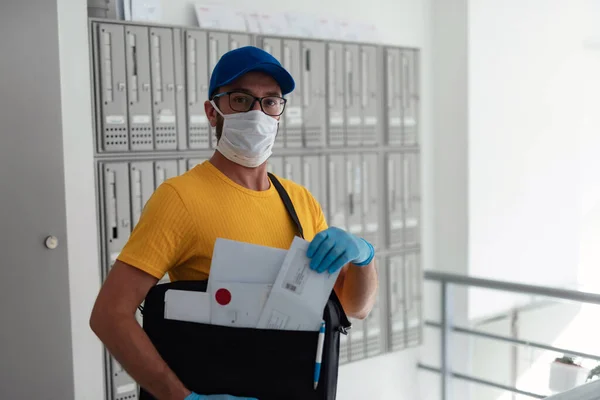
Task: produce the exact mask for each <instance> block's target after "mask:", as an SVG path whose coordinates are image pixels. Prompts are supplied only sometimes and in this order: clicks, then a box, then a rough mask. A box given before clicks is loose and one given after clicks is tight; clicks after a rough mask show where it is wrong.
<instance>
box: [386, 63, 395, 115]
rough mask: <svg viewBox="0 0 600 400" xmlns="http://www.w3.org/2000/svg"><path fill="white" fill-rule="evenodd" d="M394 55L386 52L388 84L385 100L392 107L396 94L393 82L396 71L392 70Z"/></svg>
mask: <svg viewBox="0 0 600 400" xmlns="http://www.w3.org/2000/svg"><path fill="white" fill-rule="evenodd" d="M394 64H395V63H394V55H393V54H391V53H388V54H387V76H388V86H387V97H388V99H387V101H388V108H390V109H393V108H394V105H395V102H396V96H395V91H396V86H395V85H396V83H395V78H396V71H395V70H394V67H395V65H394Z"/></svg>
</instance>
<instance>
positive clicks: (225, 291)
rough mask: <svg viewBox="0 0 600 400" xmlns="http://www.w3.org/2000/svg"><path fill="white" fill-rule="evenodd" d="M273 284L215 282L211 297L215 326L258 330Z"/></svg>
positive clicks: (211, 314)
mask: <svg viewBox="0 0 600 400" xmlns="http://www.w3.org/2000/svg"><path fill="white" fill-rule="evenodd" d="M271 286H272V284H265V283H241V282H215V281H213V285H212V291H211V296H210V316H211V318H210V322H211V324H213V325H222V326H234V327H238V328H256V325H257V324H258V319H259V317H260V314H261V312H262V309H263V306H264V304H265V302H266V301H267V297H268V296H269V292H270V291H271Z"/></svg>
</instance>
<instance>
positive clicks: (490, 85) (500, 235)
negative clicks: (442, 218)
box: [468, 0, 600, 399]
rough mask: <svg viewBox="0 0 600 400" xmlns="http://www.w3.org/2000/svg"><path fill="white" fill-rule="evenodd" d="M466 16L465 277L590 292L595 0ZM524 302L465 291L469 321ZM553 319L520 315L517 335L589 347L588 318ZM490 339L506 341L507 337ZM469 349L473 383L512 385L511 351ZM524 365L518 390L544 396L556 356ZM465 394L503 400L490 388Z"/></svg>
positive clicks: (596, 216) (598, 57)
mask: <svg viewBox="0 0 600 400" xmlns="http://www.w3.org/2000/svg"><path fill="white" fill-rule="evenodd" d="M594 7H595V8H596V10H597V11H596V12H595V13H594V12H593V10H594ZM468 14H469V18H468V24H469V67H468V68H469V83H468V93H469V126H468V132H469V138H468V139H469V164H470V169H469V231H470V241H469V250H470V260H469V273H470V274H471V275H477V276H486V277H490V278H494V279H501V280H511V281H519V282H528V283H535V284H541V285H556V286H571V287H573V286H577V285H581V284H585V286H586V287H587V289H588V290H598V288H599V282H600V279H599V278H600V274H599V272H598V268H597V266H598V262H599V261H600V252H599V251H598V240H599V238H600V212H599V210H600V185H599V184H598V171H599V170H600V169H599V168H600V164H599V161H598V156H597V148H598V144H600V141H599V135H598V131H599V128H600V115H599V113H598V104H600V78H599V77H598V68H599V66H600V51H599V50H600V47H598V46H597V45H596V46H595V49H591V48H590V47H594V46H590V45H589V44H590V43H596V44H597V43H600V41H598V38H600V34H599V33H600V29H599V28H598V26H599V25H598V22H597V21H598V18H600V1H598V0H575V1H569V2H564V1H560V0H524V1H523V0H509V1H503V2H497V1H493V0H470V2H469V10H468ZM590 21H595V22H593V23H590ZM584 43H588V46H587V48H586V46H584ZM527 301H529V299H527V298H526V297H519V296H514V295H504V294H501V293H498V292H493V291H471V292H470V297H469V313H470V316H471V317H472V318H478V317H481V316H484V315H489V314H493V313H495V312H498V311H501V310H507V309H508V308H509V307H511V306H513V305H515V304H518V303H524V302H527ZM559 311H560V310H558V309H556V308H553V309H551V312H548V309H540V310H536V311H531V312H528V313H524V314H522V315H521V318H520V320H521V324H520V325H521V326H520V330H521V335H523V336H525V335H527V336H528V337H527V338H528V339H530V340H537V341H539V342H543V343H548V344H554V345H557V346H562V347H566V348H581V345H582V344H583V343H589V342H584V340H585V339H587V337H588V334H587V333H588V331H590V330H591V329H592V327H593V326H590V324H593V321H594V318H593V317H589V316H586V318H587V324H588V326H587V327H586V328H583V329H582V326H585V323H583V321H584V318H580V317H579V316H578V317H577V318H576V319H573V318H574V315H576V314H577V310H567V311H568V312H566V313H563V312H559ZM562 317H564V318H562ZM561 318H562V320H561ZM571 320H573V321H571ZM496 325H498V324H496ZM488 329H489V330H491V331H492V332H493V333H496V334H506V327H504V328H500V327H499V326H495V327H494V326H492V325H490V326H488ZM503 330H504V332H503ZM523 336H521V337H523ZM564 338H570V341H569V342H568V343H567V342H566V341H565V339H564ZM473 343H474V350H475V351H474V352H473V353H472V354H473V370H474V371H475V372H476V375H479V376H483V377H485V378H487V379H490V380H494V381H499V382H503V383H507V384H511V382H510V381H509V376H510V375H509V374H510V372H509V360H508V355H507V354H508V349H509V347H510V346H507V345H501V344H497V343H496V344H493V342H490V341H486V340H477V341H474V342H473ZM588 351H592V352H593V351H594V350H591V349H590V348H588ZM494 354H497V355H498V356H497V357H496V356H495V355H494ZM501 354H504V356H502V355H501ZM526 354H529V351H527V349H523V348H521V349H520V357H519V358H520V359H519V364H520V365H519V367H520V372H521V373H523V374H522V375H521V376H520V377H519V385H520V387H521V388H522V389H525V390H531V391H537V392H541V393H544V392H545V391H546V390H547V388H546V387H544V385H545V384H546V383H547V373H548V365H547V362H548V359H549V358H548V357H550V359H551V357H554V356H555V355H553V354H547V352H546V353H543V356H544V358H543V362H542V363H538V364H537V365H533V367H532V368H531V369H529V367H530V366H532V364H534V362H535V360H534V359H527V360H524V359H523V358H524V355H526ZM536 354H537V353H536ZM539 355H540V354H537V356H539ZM490 359H494V360H495V361H494V362H493V363H492V364H490V361H489V360H490ZM473 393H474V396H473V398H490V399H492V398H500V397H498V395H499V393H498V392H497V391H494V390H490V389H489V388H483V387H476V388H474V392H473ZM508 398H509V396H504V397H502V399H508Z"/></svg>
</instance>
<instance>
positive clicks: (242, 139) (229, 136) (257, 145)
mask: <svg viewBox="0 0 600 400" xmlns="http://www.w3.org/2000/svg"><path fill="white" fill-rule="evenodd" d="M211 103H212V101H211ZM213 107H215V110H217V112H218V113H219V114H221V116H222V117H223V131H222V133H221V139H220V140H219V143H218V144H217V150H218V151H219V153H221V154H223V156H225V158H227V159H228V160H230V161H233V162H234V163H237V164H240V165H243V166H245V167H249V168H256V167H258V166H259V165H261V164H262V163H264V162H265V161H267V159H268V158H269V157H270V156H271V154H273V151H272V149H273V144H274V143H275V137H276V136H277V127H278V126H279V121H278V120H276V119H275V118H273V117H269V116H268V115H267V114H265V113H263V112H262V111H261V110H251V111H248V112H241V113H235V114H227V115H224V114H223V113H222V112H221V111H220V110H219V109H218V108H217V107H216V106H215V104H214V103H213Z"/></svg>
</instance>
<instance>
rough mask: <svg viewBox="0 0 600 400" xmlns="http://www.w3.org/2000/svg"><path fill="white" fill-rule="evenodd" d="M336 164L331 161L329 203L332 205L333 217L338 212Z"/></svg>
mask: <svg viewBox="0 0 600 400" xmlns="http://www.w3.org/2000/svg"><path fill="white" fill-rule="evenodd" d="M335 172H336V171H335V162H333V161H331V160H330V161H329V185H330V188H331V193H330V196H329V201H330V203H331V205H330V207H331V215H333V214H335V212H336V211H337V185H336V183H337V182H338V181H337V179H335V178H336V176H335Z"/></svg>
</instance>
